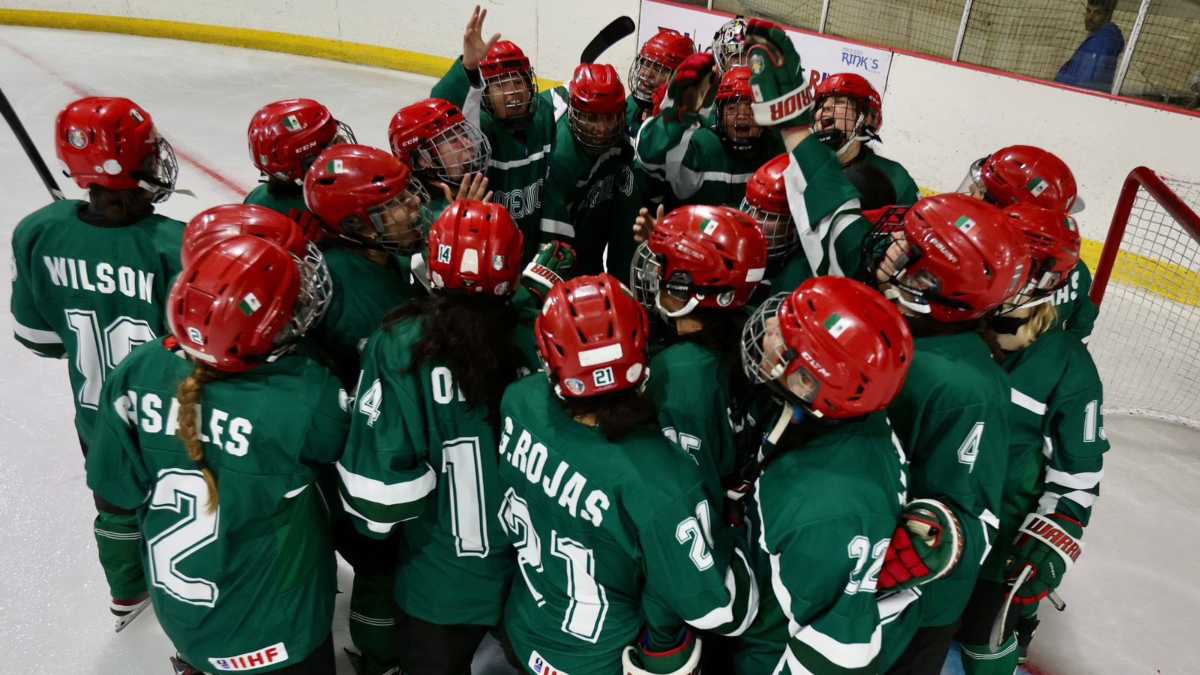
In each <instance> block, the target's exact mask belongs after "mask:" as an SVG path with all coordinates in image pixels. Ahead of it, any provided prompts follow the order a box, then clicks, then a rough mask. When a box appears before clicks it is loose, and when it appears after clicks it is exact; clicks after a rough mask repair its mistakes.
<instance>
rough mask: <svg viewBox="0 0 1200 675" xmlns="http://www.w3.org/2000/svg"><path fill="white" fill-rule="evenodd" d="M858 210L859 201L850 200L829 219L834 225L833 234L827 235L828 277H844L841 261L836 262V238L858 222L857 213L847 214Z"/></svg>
mask: <svg viewBox="0 0 1200 675" xmlns="http://www.w3.org/2000/svg"><path fill="white" fill-rule="evenodd" d="M858 208H861V204H860V203H859V201H858V200H857V199H851V200H850V201H848V202H846V203H845V204H842V205H841V206H840V207H838V210H837V211H836V212H834V214H833V215H832V216H831V217H830V218H831V222H834V223H835V225H834V226H833V234H831V235H829V275H830V276H835V277H841V276H846V272H845V270H843V269H842V261H840V260H838V257H837V240H838V237H840V236H842V233H843V232H845V231H846V230H847V229H848V228H849V227H850V226H851V225H853V224H854V221H856V220H858V219H859V217H860V216H859V215H858V214H857V213H847V211H849V210H850V209H858ZM814 270H815V268H814ZM856 271H857V270H850V273H851V274H853V273H855V272H856Z"/></svg>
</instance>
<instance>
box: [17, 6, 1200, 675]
mask: <svg viewBox="0 0 1200 675" xmlns="http://www.w3.org/2000/svg"><path fill="white" fill-rule="evenodd" d="M397 46H398V47H403V45H397ZM430 84H431V80H429V79H428V78H424V77H420V76H415V75H408V74H405V73H399V72H395V71H388V70H379V69H373V68H366V67H360V66H352V65H346V64H340V63H333V62H329V61H322V60H316V59H307V58H302V57H296V56H289V55H282V54H273V53H267V52H257V51H250V50H242V49H234V48H227V47H217V46H210V45H201V44H193V43H187V42H177V41H168V40H153V39H147V38H134V37H126V36H115V35H105V34H96V33H77V32H68V31H53V30H41V29H26V28H11V27H0V87H2V88H3V89H4V91H5V93H6V94H7V95H8V97H9V100H10V101H11V102H12V104H13V106H14V107H15V108H16V109H17V111H18V113H19V114H20V115H21V117H22V118H23V119H24V121H25V124H26V127H27V128H28V130H29V132H30V135H31V136H32V137H33V138H34V141H35V142H36V143H37V145H38V147H39V149H40V150H41V152H42V154H43V156H44V157H45V158H46V161H47V163H48V164H50V165H51V167H52V169H53V170H54V171H55V172H56V174H57V171H58V169H57V160H56V159H55V156H54V147H53V143H52V137H53V132H52V125H53V120H54V115H55V114H56V113H57V112H58V110H59V109H61V108H62V107H63V106H64V105H65V104H66V103H68V102H69V101H71V100H73V99H75V98H78V97H81V96H86V95H109V96H125V97H128V98H131V99H134V100H135V101H137V102H138V103H140V104H141V105H142V106H143V107H145V108H146V109H147V110H148V111H150V113H151V114H152V115H153V116H154V121H155V123H156V125H157V126H158V128H159V130H160V132H161V133H162V134H163V135H164V136H165V137H167V138H168V139H169V140H170V141H171V143H172V144H173V145H174V147H175V150H176V152H177V154H178V155H179V158H180V171H179V174H180V175H179V187H180V188H188V189H191V190H193V191H194V192H195V193H196V198H195V199H192V198H189V197H186V196H181V195H176V196H174V197H172V199H171V200H170V201H168V202H167V203H166V204H164V205H162V206H161V207H160V209H159V212H160V213H163V214H165V215H168V216H171V217H174V218H178V219H180V220H185V221H186V220H187V219H188V218H190V217H191V216H192V215H194V214H195V213H197V212H198V211H200V210H202V209H204V208H207V207H209V206H213V205H216V204H221V203H228V202H240V201H241V198H242V197H243V196H244V195H245V193H246V192H248V191H249V190H250V189H251V188H253V187H254V185H255V184H256V181H257V171H256V170H255V168H254V167H253V165H252V164H251V163H250V159H249V156H248V154H247V149H246V136H245V129H246V125H247V124H248V122H249V120H250V117H251V115H252V114H253V113H254V111H255V110H256V109H258V108H259V107H260V106H261V105H263V104H264V103H266V102H268V101H272V100H276V99H282V98H293V97H310V98H315V99H318V100H320V101H322V102H324V103H325V104H326V105H328V106H329V107H330V108H331V110H332V111H333V113H334V115H335V116H336V117H338V118H339V119H342V120H344V121H346V122H348V123H349V124H350V125H351V126H353V127H354V130H355V132H356V134H357V135H358V138H359V141H360V142H363V143H367V144H371V145H377V146H379V147H386V145H387V140H386V131H387V123H388V121H389V119H390V118H391V116H392V114H393V113H394V112H395V111H396V110H397V109H398V108H400V107H401V106H403V105H405V104H407V103H410V102H412V101H414V100H417V99H419V98H421V97H423V96H425V95H427V92H428V88H429V86H430ZM897 159H900V160H902V161H903V159H904V158H902V157H901V158H897ZM964 161H966V160H964ZM0 166H2V167H3V171H2V172H0V175H3V179H4V180H3V187H2V188H0V190H2V194H3V199H0V240H2V241H3V253H2V254H0V256H2V257H3V258H4V260H5V261H6V262H7V260H8V259H9V258H10V256H11V251H10V248H9V244H8V242H9V239H10V236H11V233H12V229H13V228H14V227H15V226H16V224H17V222H18V221H19V220H20V219H21V218H22V217H24V216H25V215H26V214H28V213H29V212H31V211H33V210H35V209H37V208H39V207H41V206H44V205H45V204H46V203H47V202H48V196H47V194H46V191H45V190H44V188H43V187H42V185H41V182H40V181H39V180H38V178H37V176H36V174H35V173H34V171H33V169H32V167H31V166H30V165H29V163H28V161H27V160H26V158H25V156H24V153H23V152H22V151H21V149H20V147H19V146H18V145H17V143H16V141H15V140H14V139H13V137H12V135H11V134H10V133H9V132H8V130H7V129H0ZM59 182H60V185H61V186H62V187H63V188H64V189H65V190H66V192H67V193H68V195H69V196H71V197H75V198H78V197H80V196H81V195H82V192H81V191H80V190H78V189H77V188H76V187H75V186H74V184H73V183H71V182H70V181H69V179H62V178H60V179H59ZM5 266H7V265H5ZM9 293H10V289H9V285H8V284H7V283H4V284H0V304H2V305H3V308H4V309H3V311H0V364H2V365H0V447H2V448H3V460H2V461H0V517H2V518H3V523H4V526H5V527H6V528H7V529H6V532H5V534H4V536H3V538H2V539H0V542H2V545H0V570H3V574H2V575H0V626H3V632H4V639H3V640H2V641H0V672H3V673H22V674H23V675H35V674H40V673H47V674H60V673H73V674H74V673H80V674H89V673H95V674H103V675H116V674H121V675H141V674H143V673H147V674H149V673H154V674H162V673H168V672H170V668H169V666H168V664H167V657H168V656H169V655H171V654H172V653H173V650H172V649H171V646H170V644H169V642H168V641H167V639H166V637H165V636H164V635H163V633H162V630H161V629H160V628H159V627H158V625H157V622H156V621H155V619H154V615H153V613H152V612H147V613H146V614H145V615H143V616H142V617H141V618H139V619H138V620H137V621H136V622H135V623H134V624H133V625H131V626H130V627H129V628H128V629H127V630H126V631H125V632H123V633H121V634H120V635H114V634H113V633H112V628H111V617H110V616H109V614H108V610H107V605H108V597H107V589H106V587H105V584H104V580H103V577H102V574H101V571H100V566H99V564H98V562H97V559H96V552H95V542H94V540H93V538H92V533H91V520H92V517H93V515H94V510H93V509H94V507H93V505H92V500H91V496H90V494H89V493H88V491H87V488H86V486H85V482H84V476H83V462H82V458H81V455H80V453H79V446H78V442H77V441H76V438H75V432H74V427H73V425H72V422H71V416H72V405H71V398H70V391H69V386H68V382H67V374H66V364H65V363H63V362H60V361H50V360H46V359H41V358H38V357H36V356H34V355H33V354H32V353H30V352H27V351H26V350H24V349H23V348H21V346H20V345H19V344H17V343H16V341H15V340H13V339H12V338H11V337H9V336H11V334H12V321H11V318H10V316H9V313H8V311H7V306H8V296H9ZM1192 358H1200V355H1192ZM1108 384H1109V386H1112V384H1113V383H1108ZM1196 395H1200V392H1196ZM1106 430H1107V434H1108V437H1109V439H1110V441H1111V442H1112V446H1113V449H1112V451H1111V452H1110V453H1109V455H1108V457H1107V462H1106V467H1105V479H1104V482H1103V485H1102V488H1103V495H1102V498H1101V499H1100V501H1099V503H1098V505H1097V507H1096V512H1095V516H1094V521H1093V525H1092V527H1090V528H1089V529H1088V531H1087V535H1086V537H1085V546H1086V548H1085V552H1084V555H1083V556H1082V557H1081V558H1080V562H1079V564H1078V566H1077V568H1076V569H1075V570H1074V571H1073V572H1072V573H1071V575H1070V576H1069V577H1068V578H1067V579H1066V581H1065V582H1064V584H1063V587H1062V588H1061V589H1060V594H1061V595H1062V597H1063V598H1064V599H1065V600H1066V602H1067V604H1068V609H1067V612H1066V613H1064V614H1058V613H1056V612H1054V611H1053V609H1050V608H1044V609H1043V612H1042V619H1043V621H1042V629H1041V631H1040V632H1039V634H1038V637H1037V640H1036V641H1035V642H1034V651H1033V664H1034V666H1035V671H1037V672H1041V673H1045V674H1046V675H1093V674H1095V675H1100V674H1105V675H1107V674H1112V675H1123V674H1127V673H1139V674H1141V673H1145V674H1158V673H1161V674H1162V675H1176V674H1179V675H1183V674H1186V673H1196V672H1200V666H1198V665H1197V664H1200V640H1197V639H1196V637H1195V636H1196V629H1195V626H1194V621H1195V619H1196V617H1197V615H1198V614H1200V574H1197V572H1200V562H1197V561H1198V560H1200V518H1198V515H1200V432H1196V431H1194V430H1189V429H1184V428H1182V427H1175V426H1172V425H1169V424H1166V423H1162V422H1154V421H1149V420H1144V419H1137V418H1129V417H1118V416H1112V417H1109V418H1108V419H1106ZM348 580H349V577H348V575H346V574H345V571H344V570H343V574H342V576H341V582H342V583H341V586H342V588H343V589H348V588H349V584H348ZM348 602H349V601H348V596H346V595H341V596H339V602H338V605H337V615H336V617H335V627H334V639H335V644H336V645H337V647H338V652H339V659H340V662H339V672H340V673H343V674H347V673H350V669H349V666H348V664H347V663H346V662H345V660H344V657H342V656H341V647H342V646H344V645H347V644H348V635H347V630H346V617H347V614H348ZM484 660H486V661H494V659H484ZM477 666H479V660H477ZM484 670H494V669H492V668H488V669H481V668H479V667H477V668H476V672H477V673H478V672H484Z"/></svg>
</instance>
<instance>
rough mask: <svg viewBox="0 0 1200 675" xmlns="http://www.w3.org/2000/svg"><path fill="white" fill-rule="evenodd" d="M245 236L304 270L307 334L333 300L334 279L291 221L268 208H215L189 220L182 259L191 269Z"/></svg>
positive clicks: (302, 323) (303, 326)
mask: <svg viewBox="0 0 1200 675" xmlns="http://www.w3.org/2000/svg"><path fill="white" fill-rule="evenodd" d="M241 236H250V237H257V238H259V239H265V240H267V241H269V242H271V243H273V244H277V245H279V246H280V247H282V248H283V249H284V250H286V251H287V252H288V253H291V254H292V257H293V258H294V259H295V260H296V264H297V265H299V267H300V272H301V281H302V283H301V287H300V303H299V305H297V309H296V324H297V327H298V328H299V330H300V332H306V331H307V330H308V329H309V327H310V326H312V324H314V323H316V321H317V320H318V319H320V318H321V315H322V314H324V313H325V308H326V307H327V306H328V305H329V299H330V298H331V297H333V279H332V277H331V276H330V274H329V267H328V265H326V264H325V256H324V255H322V253H321V250H320V249H319V248H317V247H316V245H315V244H313V242H311V241H310V240H309V239H308V236H307V235H306V234H305V232H304V230H303V229H302V228H301V227H300V225H298V224H297V223H296V221H294V220H292V219H291V218H288V217H287V216H285V215H283V214H281V213H279V212H277V211H274V210H272V209H269V208H266V207H265V206H254V205H250V204H224V205H222V206H214V207H212V208H210V209H206V210H204V211H201V212H200V213H198V214H197V215H196V216H195V217H194V218H192V219H191V220H190V221H188V224H187V227H185V228H184V229H183V246H182V248H181V249H180V251H179V259H180V261H181V262H182V263H183V267H184V269H187V268H189V267H191V266H192V265H193V264H195V261H196V259H197V258H199V257H200V255H201V254H203V253H204V251H207V250H208V249H209V248H212V247H213V246H215V245H217V244H219V243H220V242H222V241H225V240H227V239H233V238H234V237H241Z"/></svg>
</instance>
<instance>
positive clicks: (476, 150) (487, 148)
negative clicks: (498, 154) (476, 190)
mask: <svg viewBox="0 0 1200 675" xmlns="http://www.w3.org/2000/svg"><path fill="white" fill-rule="evenodd" d="M388 142H389V143H390V144H391V146H392V154H393V155H395V156H396V157H397V158H398V159H399V160H400V161H402V162H404V163H405V164H408V165H409V166H411V167H412V169H413V172H414V173H416V174H417V176H418V177H419V178H421V179H422V180H425V181H430V182H432V181H442V182H445V183H448V184H450V185H458V184H459V183H461V182H462V179H463V177H464V176H466V175H467V174H469V173H482V172H484V171H487V168H488V163H489V162H490V161H491V159H492V144H491V143H489V142H488V139H487V136H484V135H483V132H482V131H480V130H479V127H477V126H475V125H474V124H471V123H470V122H468V121H467V119H466V118H465V117H463V114H462V110H460V109H459V107H458V106H456V105H454V104H453V103H451V102H449V101H444V100H442V99H440V98H427V99H425V100H423V101H417V102H416V103H414V104H412V105H409V106H405V107H403V108H401V109H400V110H399V112H397V113H396V115H395V116H394V117H392V122H391V124H389V125H388Z"/></svg>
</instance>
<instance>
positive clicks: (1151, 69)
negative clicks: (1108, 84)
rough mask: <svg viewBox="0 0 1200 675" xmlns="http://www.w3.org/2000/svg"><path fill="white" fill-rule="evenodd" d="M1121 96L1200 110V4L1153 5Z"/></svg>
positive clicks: (1159, 1) (1176, 0)
mask: <svg viewBox="0 0 1200 675" xmlns="http://www.w3.org/2000/svg"><path fill="white" fill-rule="evenodd" d="M1121 94H1122V95H1124V96H1135V97H1137V98H1144V99H1146V100H1148V101H1156V102H1158V103H1169V104H1171V105H1177V106H1181V107H1184V108H1191V109H1193V110H1195V109H1200V3H1197V2H1192V1H1188V0H1155V1H1154V2H1152V3H1151V4H1150V9H1149V12H1148V13H1147V15H1146V21H1145V23H1144V24H1142V34H1141V36H1140V37H1138V42H1137V45H1136V46H1134V48H1133V59H1132V60H1131V61H1130V63H1129V72H1128V73H1127V74H1126V75H1125V82H1124V83H1123V85H1122V86H1121Z"/></svg>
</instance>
